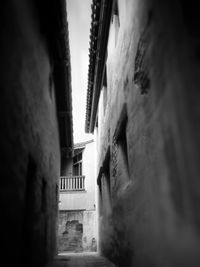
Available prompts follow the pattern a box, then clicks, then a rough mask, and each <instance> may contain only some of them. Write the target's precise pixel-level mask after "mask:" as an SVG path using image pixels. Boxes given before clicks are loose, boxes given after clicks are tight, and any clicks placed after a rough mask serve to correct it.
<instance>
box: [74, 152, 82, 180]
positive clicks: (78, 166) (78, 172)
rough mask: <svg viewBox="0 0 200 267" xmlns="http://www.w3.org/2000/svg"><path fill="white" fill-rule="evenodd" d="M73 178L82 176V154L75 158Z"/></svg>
mask: <svg viewBox="0 0 200 267" xmlns="http://www.w3.org/2000/svg"><path fill="white" fill-rule="evenodd" d="M73 176H82V152H81V153H79V154H77V155H76V156H75V157H74V158H73Z"/></svg>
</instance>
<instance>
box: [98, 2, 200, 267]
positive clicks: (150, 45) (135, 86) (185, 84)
mask: <svg viewBox="0 0 200 267" xmlns="http://www.w3.org/2000/svg"><path fill="white" fill-rule="evenodd" d="M182 3H183V1H180V2H179V1H167V2H165V3H164V2H163V1H162V2H160V1H145V0H144V1H136V0H135V1H133V0H132V1H128V0H127V1H122V0H119V14H120V29H119V35H118V42H117V46H116V48H115V52H114V54H112V58H109V55H108V61H107V68H108V104H107V110H106V114H105V118H104V124H103V130H102V131H100V132H101V136H100V141H99V155H100V156H101V159H100V160H99V167H100V166H101V164H102V161H103V158H104V157H105V153H106V150H107V147H108V144H109V143H110V145H112V150H113V149H114V143H113V135H114V131H115V128H116V125H117V121H118V119H119V116H120V112H121V109H122V106H123V104H124V103H126V105H127V111H128V123H127V143H128V156H129V173H130V181H127V182H124V184H123V186H120V187H112V190H111V191H112V192H111V195H112V200H111V202H112V214H111V215H108V214H105V213H104V215H103V217H102V222H100V225H101V233H100V238H101V250H102V252H103V253H104V255H106V256H108V257H109V258H111V259H112V260H113V261H115V262H116V263H117V264H118V265H119V266H148V267H149V266H154V267H155V266H170V267H171V266H176V267H177V266H199V264H200V257H199V255H200V254H199V252H200V251H199V247H200V240H199V212H198V207H199V198H200V192H199V179H198V177H199V173H200V169H199V158H200V155H199V153H200V149H199V148H200V146H199V131H200V127H199V114H200V113H199V108H198V107H199V101H198V99H199V90H198V88H199V74H200V73H199V57H198V56H197V55H198V51H199V45H198V37H199V36H197V37H196V36H194V35H192V36H191V34H190V32H189V31H188V29H187V27H186V24H185V23H186V22H185V18H183V16H182V11H181V8H182V6H181V4H182ZM190 11H191V10H190ZM185 12H186V15H185V16H186V18H187V15H188V14H187V8H186V9H185ZM188 12H189V11H188ZM191 14H192V13H191ZM187 19H188V20H191V19H192V16H191V17H189V18H187ZM111 118H112V119H111ZM109 128H110V140H109V141H108V132H109ZM112 152H113V151H111V154H112ZM111 161H112V159H111ZM118 163H119V165H120V162H117V167H118ZM111 173H112V171H111ZM120 177H122V175H120ZM117 179H119V177H118V176H117V175H116V176H115V177H111V184H112V185H113V184H116V182H117ZM120 184H121V181H120Z"/></svg>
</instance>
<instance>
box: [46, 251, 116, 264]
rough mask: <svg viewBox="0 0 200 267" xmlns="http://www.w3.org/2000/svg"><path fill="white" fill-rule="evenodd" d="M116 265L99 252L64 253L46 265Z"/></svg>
mask: <svg viewBox="0 0 200 267" xmlns="http://www.w3.org/2000/svg"><path fill="white" fill-rule="evenodd" d="M93 266H94V267H115V265H114V264H113V263H111V262H110V261H108V260H107V259H105V258H104V257H102V256H100V255H99V254H98V253H62V254H59V255H58V256H57V257H56V258H55V260H54V261H53V262H52V263H50V264H48V265H47V266H46V267H93Z"/></svg>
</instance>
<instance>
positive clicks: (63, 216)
mask: <svg viewBox="0 0 200 267" xmlns="http://www.w3.org/2000/svg"><path fill="white" fill-rule="evenodd" d="M94 152H95V151H94V141H93V140H91V141H87V142H83V143H78V144H75V145H74V156H73V157H72V158H71V159H68V160H67V161H66V165H65V168H64V169H63V171H62V176H61V177H60V203H59V227H58V249H59V252H63V251H73V252H82V251H96V250H97V218H96V215H97V213H96V187H95V179H94V177H95V175H94V171H95V168H94V163H95V161H94V157H95V153H94Z"/></svg>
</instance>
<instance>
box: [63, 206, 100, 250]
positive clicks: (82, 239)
mask: <svg viewBox="0 0 200 267" xmlns="http://www.w3.org/2000/svg"><path fill="white" fill-rule="evenodd" d="M69 224H70V225H71V229H70V231H69V229H68V228H67V227H66V226H68V225H69ZM77 224H81V225H82V227H83V228H82V230H83V231H82V232H80V230H79V229H78V231H77V227H76V225H77ZM58 250H59V251H74V252H78V251H96V250H97V234H96V211H93V210H84V211H80V210H77V211H59V227H58Z"/></svg>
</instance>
